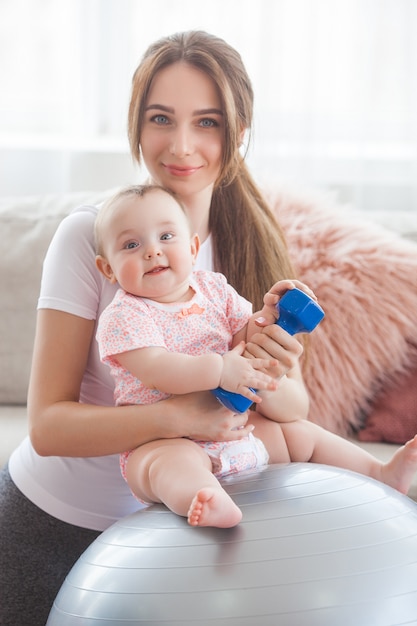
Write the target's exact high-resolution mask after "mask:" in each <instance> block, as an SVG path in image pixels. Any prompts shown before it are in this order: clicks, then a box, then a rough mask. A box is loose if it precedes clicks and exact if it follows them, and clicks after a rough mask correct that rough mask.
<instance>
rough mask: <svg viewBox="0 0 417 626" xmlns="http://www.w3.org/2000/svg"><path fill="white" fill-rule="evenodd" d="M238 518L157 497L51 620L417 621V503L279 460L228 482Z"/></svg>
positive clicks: (298, 624)
mask: <svg viewBox="0 0 417 626" xmlns="http://www.w3.org/2000/svg"><path fill="white" fill-rule="evenodd" d="M223 482H224V485H225V488H226V489H227V491H228V492H229V493H230V494H231V496H232V497H233V498H234V500H235V501H236V503H237V504H238V505H239V506H240V507H241V509H242V511H243V520H242V522H241V523H240V524H239V525H238V526H236V527H235V528H232V529H217V528H192V527H190V526H189V525H188V524H187V522H186V520H185V519H184V518H181V517H178V516H177V515H174V514H173V513H171V512H169V511H168V510H167V509H166V508H165V507H164V506H161V505H154V506H152V507H150V508H149V509H146V510H143V511H140V512H138V513H135V514H133V515H130V516H128V517H125V518H124V519H122V520H120V521H119V522H117V523H116V524H114V525H113V526H112V527H110V528H109V529H108V530H106V531H105V532H104V533H103V534H102V535H101V536H100V537H98V539H96V540H95V541H94V543H93V544H92V545H91V546H90V547H89V548H88V549H87V550H86V551H85V552H84V554H83V555H82V556H81V557H80V559H79V560H78V562H77V563H76V564H75V566H74V567H73V569H72V570H71V572H70V573H69V575H68V577H67V579H66V581H65V582H64V584H63V586H62V588H61V590H60V592H59V594H58V596H57V598H56V600H55V603H54V606H53V608H52V610H51V613H50V616H49V619H48V622H47V626H132V625H139V624H142V625H143V624H147V625H149V626H187V625H189V626H202V625H204V626H304V625H305V626H327V625H328V626H335V625H336V624H337V626H343V625H348V626H353V625H354V626H356V625H358V626H362V625H366V626H388V625H389V626H393V625H399V624H417V504H416V503H415V502H413V501H412V500H410V499H409V498H407V497H405V496H402V495H401V494H399V493H397V492H396V491H394V490H393V489H391V488H389V487H386V486H385V485H382V484H380V483H378V482H376V481H374V480H371V479H368V478H366V477H363V476H361V475H359V474H355V473H353V472H347V471H344V470H340V469H337V468H332V467H327V466H324V465H315V464H310V463H296V464H290V465H271V466H268V467H266V468H265V469H264V470H262V471H257V472H247V473H245V474H242V475H240V476H235V477H232V478H228V479H226V480H224V481H223Z"/></svg>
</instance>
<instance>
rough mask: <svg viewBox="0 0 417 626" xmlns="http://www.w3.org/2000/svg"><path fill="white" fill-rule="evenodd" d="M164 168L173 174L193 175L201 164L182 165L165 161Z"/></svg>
mask: <svg viewBox="0 0 417 626" xmlns="http://www.w3.org/2000/svg"><path fill="white" fill-rule="evenodd" d="M163 165H164V168H165V169H166V170H167V172H169V173H170V174H172V175H173V176H191V175H192V174H194V173H195V172H197V171H198V170H199V169H200V167H201V166H196V167H193V166H188V167H184V166H180V165H170V164H169V163H164V164H163Z"/></svg>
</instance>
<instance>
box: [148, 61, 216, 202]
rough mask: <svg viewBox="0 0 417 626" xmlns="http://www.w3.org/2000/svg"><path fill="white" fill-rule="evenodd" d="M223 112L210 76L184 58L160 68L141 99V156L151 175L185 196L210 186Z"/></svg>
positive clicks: (181, 195)
mask: <svg viewBox="0 0 417 626" xmlns="http://www.w3.org/2000/svg"><path fill="white" fill-rule="evenodd" d="M224 123H225V121H224V115H223V111H222V106H221V101H220V97H219V94H218V92H217V88H216V86H215V84H214V82H213V81H212V80H211V78H209V77H208V76H207V75H206V74H205V73H204V72H202V71H200V70H198V69H196V68H194V67H193V66H191V65H188V64H185V63H181V62H179V63H174V64H173V65H169V66H168V67H166V68H164V69H162V70H160V71H159V72H158V73H157V74H156V76H155V78H154V80H153V82H152V85H151V88H150V90H149V94H148V97H147V100H146V103H145V115H144V121H143V126H142V132H141V150H142V156H143V160H144V162H145V165H146V167H147V169H148V172H149V174H150V175H151V177H152V178H153V180H154V181H155V182H156V183H158V184H160V185H163V186H165V187H168V188H169V189H171V190H172V191H174V192H175V193H177V194H178V195H179V197H180V198H182V199H183V201H184V202H185V203H187V198H190V197H193V196H196V195H198V194H201V193H202V192H208V191H209V192H210V195H211V192H212V189H213V185H214V182H215V181H216V179H217V177H218V175H219V172H220V165H221V157H222V148H223V136H224Z"/></svg>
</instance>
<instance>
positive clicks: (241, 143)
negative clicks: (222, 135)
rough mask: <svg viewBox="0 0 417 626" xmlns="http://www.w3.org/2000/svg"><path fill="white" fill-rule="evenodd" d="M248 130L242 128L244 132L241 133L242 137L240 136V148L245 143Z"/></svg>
mask: <svg viewBox="0 0 417 626" xmlns="http://www.w3.org/2000/svg"><path fill="white" fill-rule="evenodd" d="M246 130H247V129H246V128H242V130H241V131H240V135H239V147H240V146H242V145H243V142H244V141H245V135H246Z"/></svg>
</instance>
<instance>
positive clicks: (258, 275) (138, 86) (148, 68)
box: [128, 31, 295, 310]
mask: <svg viewBox="0 0 417 626" xmlns="http://www.w3.org/2000/svg"><path fill="white" fill-rule="evenodd" d="M179 61H181V62H183V63H187V64H189V65H191V66H193V67H195V68H197V69H199V70H201V71H203V72H204V73H205V74H206V75H208V76H209V77H210V78H211V79H212V80H213V82H214V83H215V85H216V86H217V90H218V93H219V97H220V99H221V103H222V110H223V115H224V137H223V140H224V141H223V155H222V162H221V167H220V174H219V177H218V180H217V181H216V182H215V185H214V191H213V196H212V201H211V207H210V217H209V228H210V232H211V233H212V240H213V252H214V268H215V270H217V271H220V272H222V273H223V274H224V275H225V276H226V277H227V279H228V281H229V282H230V284H232V285H233V286H234V287H235V289H236V290H237V291H238V292H239V293H240V294H242V295H243V296H244V297H245V298H247V299H248V300H250V301H251V302H252V303H253V306H254V310H258V309H260V308H261V307H262V304H263V295H264V294H265V293H266V291H268V290H269V289H270V287H271V286H272V285H273V283H275V282H276V281H277V280H280V279H282V278H294V277H295V272H294V269H293V267H292V264H291V261H290V258H289V254H288V249H287V246H286V243H285V237H284V234H283V232H282V229H281V228H280V226H279V224H278V223H277V221H276V219H275V217H274V215H273V214H272V212H271V210H270V208H269V206H268V204H267V202H266V200H265V199H264V197H263V195H262V193H261V191H260V190H259V189H258V187H257V186H256V184H255V182H254V181H253V179H252V177H251V175H250V173H249V171H248V169H247V167H246V164H245V161H244V157H243V156H242V155H241V153H240V142H241V137H242V132H243V131H246V132H247V133H248V134H249V133H250V129H251V126H252V116H253V90H252V85H251V82H250V79H249V77H248V75H247V72H246V70H245V67H244V65H243V62H242V59H241V57H240V55H239V54H238V52H236V50H234V48H232V47H231V46H229V45H228V44H227V43H226V42H225V41H223V40H222V39H219V38H218V37H215V36H213V35H210V34H208V33H206V32H204V31H189V32H184V33H177V34H175V35H172V36H170V37H166V38H163V39H160V40H159V41H157V42H155V43H154V44H152V45H151V46H150V47H149V48H148V50H147V51H146V52H145V54H144V56H143V58H142V61H141V63H140V65H139V67H138V68H137V70H136V72H135V74H134V76H133V82H132V94H131V100H130V106H129V118H128V131H129V141H130V147H131V152H132V155H133V157H134V158H135V159H136V161H137V162H138V163H140V162H141V150H140V143H141V129H142V124H143V119H144V109H145V105H146V100H147V96H148V93H149V89H150V86H151V83H152V80H153V78H154V77H155V75H156V73H157V72H158V71H159V70H161V69H162V68H164V67H167V66H168V65H171V64H173V63H177V62H179Z"/></svg>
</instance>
